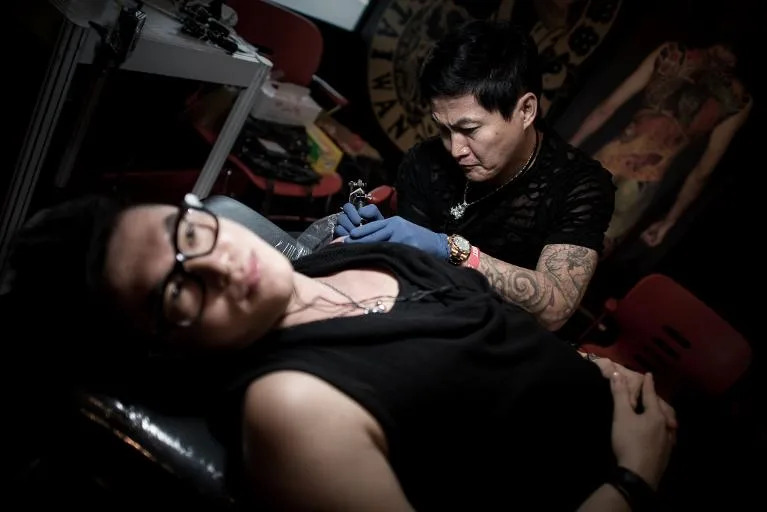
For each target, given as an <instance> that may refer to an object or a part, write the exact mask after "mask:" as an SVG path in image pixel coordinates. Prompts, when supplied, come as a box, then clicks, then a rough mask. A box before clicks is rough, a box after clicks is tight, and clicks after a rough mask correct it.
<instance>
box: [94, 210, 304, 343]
mask: <svg viewBox="0 0 767 512" xmlns="http://www.w3.org/2000/svg"><path fill="white" fill-rule="evenodd" d="M179 211H180V210H179V208H175V207H172V206H159V205H152V206H141V207H136V208H132V209H130V210H127V211H126V212H125V213H123V215H122V216H121V218H120V219H119V221H118V224H117V226H116V229H115V231H114V233H113V235H112V238H111V239H110V241H109V245H108V248H107V255H106V265H105V272H106V278H107V283H108V286H109V287H110V289H111V290H112V291H113V293H114V294H115V296H116V299H117V303H118V304H119V305H120V306H121V307H123V308H124V309H125V310H126V311H127V312H128V313H129V314H130V315H131V317H132V318H133V320H134V322H135V324H136V325H137V326H139V327H140V328H143V329H144V330H146V331H148V332H152V331H153V330H154V329H155V327H156V326H157V325H158V319H160V318H162V319H164V320H165V322H159V323H164V324H173V325H174V326H175V325H176V322H180V321H182V320H184V319H185V317H195V318H196V321H195V322H193V323H192V324H191V325H189V326H186V327H178V326H175V327H173V328H171V329H170V330H169V334H168V338H169V340H168V342H169V343H170V344H172V345H174V346H179V347H182V348H191V349H194V348H238V347H242V346H246V345H248V344H250V343H252V342H253V341H255V340H256V339H258V338H259V337H261V336H263V335H264V334H265V333H266V331H268V330H269V329H270V328H271V327H272V326H274V324H275V323H276V322H277V320H278V319H279V318H280V317H281V316H282V315H283V313H284V312H285V309H286V307H287V305H288V302H289V299H290V297H291V295H292V292H293V268H292V266H291V264H290V262H289V261H288V260H287V259H286V258H285V257H284V256H283V255H282V254H281V253H280V252H278V251H277V250H275V249H274V248H273V247H272V246H270V245H269V244H267V243H266V242H264V241H263V240H262V239H261V238H259V237H258V236H256V235H255V234H254V233H253V232H252V231H250V230H249V229H247V228H246V227H244V226H242V225H240V224H238V223H236V222H233V221H230V220H227V219H224V218H220V217H219V218H218V236H217V237H215V235H214V234H212V233H214V229H213V226H215V223H213V224H211V223H209V222H206V221H205V219H204V218H203V217H194V216H189V215H188V214H187V215H185V216H184V217H183V218H182V219H183V221H182V222H181V224H180V229H178V230H177V231H176V230H175V228H176V220H177V219H178V216H179ZM208 218H211V217H210V216H209V217H208ZM213 218H215V217H213ZM177 234H179V235H178V236H177ZM174 237H175V238H177V239H179V240H180V242H179V243H181V244H184V246H185V247H191V248H192V250H194V248H195V247H199V246H200V244H205V245H206V247H211V252H210V253H209V254H206V255H203V256H200V257H196V258H193V259H190V260H188V261H186V262H185V263H184V264H183V266H184V269H185V270H186V271H187V272H189V273H190V274H191V275H192V276H193V277H195V278H198V279H199V282H200V283H201V284H202V289H204V300H200V296H199V294H198V293H197V292H198V291H199V290H198V289H196V288H195V289H190V287H187V286H184V285H183V282H181V281H179V282H173V283H172V284H171V285H167V283H168V280H167V278H168V275H169V273H170V272H171V269H173V267H174V261H175V260H174V258H175V252H174V246H173V240H174ZM211 237H213V238H211ZM191 288H194V287H191ZM161 290H162V291H161ZM159 304H162V307H161V308H159V307H158V305H159ZM198 306H199V307H198ZM196 311H199V312H200V314H199V317H198V316H197V315H195V312H196ZM168 320H169V321H170V322H168ZM166 327H167V325H166Z"/></svg>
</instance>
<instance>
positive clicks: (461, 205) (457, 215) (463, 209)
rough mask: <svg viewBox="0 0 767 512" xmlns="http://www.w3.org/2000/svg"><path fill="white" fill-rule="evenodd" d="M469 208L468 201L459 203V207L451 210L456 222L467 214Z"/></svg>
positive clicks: (456, 206)
mask: <svg viewBox="0 0 767 512" xmlns="http://www.w3.org/2000/svg"><path fill="white" fill-rule="evenodd" d="M468 206H469V205H468V204H466V201H464V202H462V203H458V204H457V205H455V206H453V207H452V208H450V215H452V216H453V218H454V219H455V220H458V219H460V218H461V217H463V214H464V213H465V212H466V207H468Z"/></svg>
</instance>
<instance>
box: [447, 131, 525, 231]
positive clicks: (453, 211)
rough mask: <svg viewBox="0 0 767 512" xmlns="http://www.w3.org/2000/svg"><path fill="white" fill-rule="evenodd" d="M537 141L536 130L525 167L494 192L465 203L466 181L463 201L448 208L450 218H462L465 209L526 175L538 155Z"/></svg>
mask: <svg viewBox="0 0 767 512" xmlns="http://www.w3.org/2000/svg"><path fill="white" fill-rule="evenodd" d="M539 140H540V136H539V135H538V131H537V130H536V132H535V146H534V147H533V150H532V152H530V156H529V157H527V162H525V165H523V166H522V167H521V168H520V169H519V170H518V171H517V172H515V173H514V174H513V175H512V176H511V178H509V179H507V180H506V181H504V182H503V183H502V184H501V185H500V186H499V187H497V188H496V189H495V190H491V191H490V192H488V193H487V194H485V195H484V196H482V197H480V198H479V199H475V200H474V201H472V202H470V203H469V202H467V201H466V196H467V194H468V193H469V183H471V182H470V181H469V180H466V187H464V189H463V201H461V202H460V203H458V204H456V205H454V206H452V207H451V208H450V215H452V217H453V218H454V219H455V220H458V219H460V218H461V217H463V214H464V213H466V209H467V208H468V207H469V206H472V205H474V204H477V203H478V202H480V201H482V200H484V199H487V198H488V197H490V196H492V195H493V194H495V193H496V192H498V191H499V190H501V189H502V188H503V187H505V186H506V185H508V184H509V183H511V182H512V181H515V180H516V179H518V178H520V177H522V176H523V175H524V174H526V173H527V170H528V169H529V168H530V167H531V164H532V163H533V160H534V158H533V157H535V155H536V154H537V153H538V142H539Z"/></svg>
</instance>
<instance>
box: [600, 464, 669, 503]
mask: <svg viewBox="0 0 767 512" xmlns="http://www.w3.org/2000/svg"><path fill="white" fill-rule="evenodd" d="M607 483H609V484H610V485H612V486H613V487H615V488H616V489H617V490H618V492H619V493H621V495H622V496H623V498H624V499H625V500H626V501H627V502H628V504H629V507H631V510H632V511H633V512H647V511H654V510H658V509H659V506H658V499H657V496H656V495H655V491H654V490H653V489H652V487H650V484H648V483H647V482H646V481H645V480H644V479H643V478H642V477H641V476H639V475H637V474H636V473H634V472H633V471H631V470H630V469H626V468H624V467H623V466H616V467H615V469H614V470H613V472H612V474H611V475H610V479H609V480H608V482H607Z"/></svg>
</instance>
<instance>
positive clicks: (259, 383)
mask: <svg viewBox="0 0 767 512" xmlns="http://www.w3.org/2000/svg"><path fill="white" fill-rule="evenodd" d="M243 422H244V427H245V432H246V435H255V436H258V437H262V438H268V439H271V440H272V441H279V439H276V438H280V439H282V440H283V441H285V440H288V439H290V438H293V439H295V438H297V437H302V436H303V435H306V434H309V433H310V432H315V433H316V432H317V429H319V428H322V427H323V426H325V427H327V428H331V429H340V430H346V429H360V428H361V429H363V430H365V431H367V432H370V433H371V434H375V435H376V437H379V438H380V439H381V440H382V439H383V433H382V430H381V428H380V426H379V425H378V422H377V421H376V420H375V419H374V418H373V416H372V415H371V414H370V413H369V412H368V411H367V410H366V409H364V408H363V407H362V406H361V405H360V404H359V403H357V402H356V401H354V400H353V399H352V398H351V397H349V396H348V395H346V394H344V393H343V392H341V391H340V390H339V389H338V388H336V387H334V386H332V385H331V384H329V383H328V382H326V381H324V380H322V379H320V378H319V377H316V376H314V375H311V374H309V373H305V372H300V371H278V372H273V373H270V374H267V375H265V376H264V377H261V378H259V379H257V380H255V381H253V382H252V383H251V384H250V386H248V389H247V391H246V393H245V399H244V403H243ZM286 438H288V439H286ZM264 440H266V439H264Z"/></svg>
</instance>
